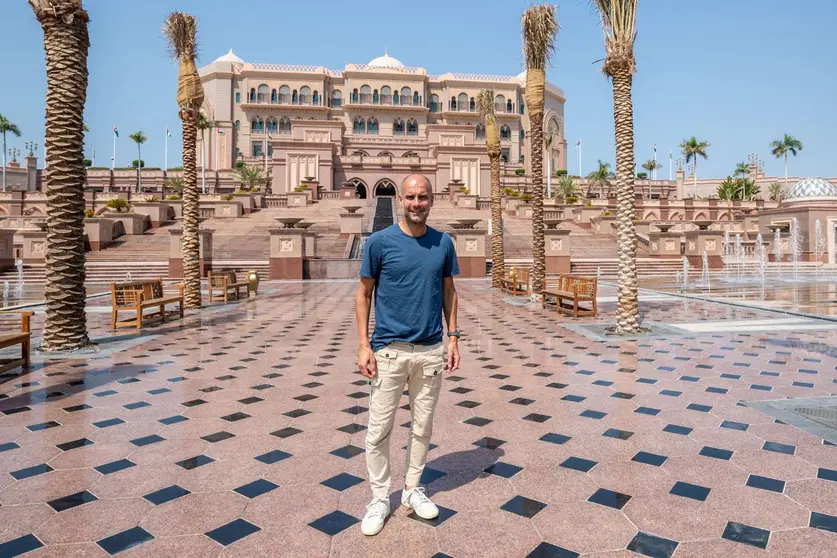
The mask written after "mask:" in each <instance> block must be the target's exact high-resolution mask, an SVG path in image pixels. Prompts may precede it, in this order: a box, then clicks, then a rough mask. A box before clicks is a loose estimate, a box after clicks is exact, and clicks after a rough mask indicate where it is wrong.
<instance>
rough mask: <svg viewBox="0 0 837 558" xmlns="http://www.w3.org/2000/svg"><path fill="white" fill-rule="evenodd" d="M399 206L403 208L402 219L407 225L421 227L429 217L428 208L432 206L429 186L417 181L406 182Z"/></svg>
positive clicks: (422, 181)
mask: <svg viewBox="0 0 837 558" xmlns="http://www.w3.org/2000/svg"><path fill="white" fill-rule="evenodd" d="M401 205H402V206H403V207H404V218H405V219H406V220H407V222H408V223H412V224H414V225H423V224H424V223H425V222H426V221H427V217H428V216H429V215H430V206H431V205H433V203H432V201H431V196H430V185H429V184H427V182H425V181H424V180H419V179H416V180H410V181H408V182H407V183H406V184H404V187H403V192H402V193H401Z"/></svg>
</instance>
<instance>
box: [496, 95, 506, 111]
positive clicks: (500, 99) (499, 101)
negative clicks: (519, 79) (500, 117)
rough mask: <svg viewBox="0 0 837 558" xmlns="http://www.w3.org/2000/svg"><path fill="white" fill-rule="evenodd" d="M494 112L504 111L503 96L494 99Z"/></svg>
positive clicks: (504, 99) (504, 100)
mask: <svg viewBox="0 0 837 558" xmlns="http://www.w3.org/2000/svg"><path fill="white" fill-rule="evenodd" d="M494 110H506V97H505V95H497V96H496V97H494Z"/></svg>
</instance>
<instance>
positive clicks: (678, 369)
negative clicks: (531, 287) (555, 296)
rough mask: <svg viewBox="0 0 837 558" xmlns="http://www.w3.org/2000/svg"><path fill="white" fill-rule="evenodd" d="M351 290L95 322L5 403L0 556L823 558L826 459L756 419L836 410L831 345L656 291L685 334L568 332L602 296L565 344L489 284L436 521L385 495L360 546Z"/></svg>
mask: <svg viewBox="0 0 837 558" xmlns="http://www.w3.org/2000/svg"><path fill="white" fill-rule="evenodd" d="M355 286H356V284H355V283H354V282H352V281H347V282H305V283H290V282H268V283H263V285H262V287H263V290H262V292H261V293H260V294H259V297H258V298H257V299H256V300H250V301H245V302H239V303H231V304H228V305H213V306H208V307H206V308H204V309H203V310H201V311H200V312H198V313H195V314H191V315H188V316H187V317H186V318H185V319H184V320H182V321H173V322H167V323H165V324H162V325H160V326H159V327H150V328H148V329H146V330H143V332H142V333H141V334H139V335H136V334H134V333H133V332H132V331H130V330H128V331H120V332H119V335H118V337H116V338H114V337H110V336H111V332H110V331H109V319H110V310H109V307H107V306H106V305H107V304H108V303H109V298H97V299H91V300H90V307H89V308H88V318H89V322H90V326H91V329H92V331H93V334H94V336H95V337H98V338H100V352H99V353H96V354H91V355H89V358H73V359H64V360H61V359H56V360H47V361H43V360H42V359H36V364H35V366H34V367H33V368H32V369H31V370H30V371H29V372H28V373H26V374H22V375H14V374H7V375H5V376H4V377H3V378H2V383H0V556H3V557H5V556H17V555H21V554H25V555H26V556H32V557H45V556H55V557H58V556H60V557H62V558H70V557H77V556H86V557H87V556H108V555H114V554H118V555H119V556H126V557H127V556H132V557H133V556H189V557H202V556H248V557H250V556H295V557H296V556H315V557H320V556H334V557H338V556H370V557H371V556H409V557H427V558H429V557H433V556H435V557H441V556H453V557H456V558H465V557H488V556H492V557H494V556H496V557H518V556H519V557H523V556H537V557H548V556H549V557H551V556H555V557H562V558H563V557H570V556H578V555H585V556H602V557H604V556H607V557H612V558H617V557H620V556H629V555H636V554H634V553H638V554H639V555H645V556H653V557H665V556H675V557H676V558H683V557H707V556H724V557H740V556H783V557H784V556H805V557H816V556H823V557H825V556H829V557H831V556H834V549H835V548H837V447H835V446H834V445H833V444H832V443H830V442H828V441H827V440H825V439H824V437H825V438H827V437H829V436H831V435H829V434H823V436H824V437H820V436H818V435H815V434H811V433H809V432H806V431H805V430H802V429H801V428H798V427H796V426H792V425H790V424H786V423H785V422H784V421H781V420H777V419H775V418H774V417H773V416H771V415H768V414H766V413H763V412H761V411H759V410H756V409H754V408H751V407H750V406H748V405H747V403H748V402H754V401H765V400H778V399H786V398H810V397H818V396H828V395H832V394H835V393H837V344H834V343H835V342H837V323H835V322H832V321H826V320H820V319H817V318H812V317H804V316H803V317H800V316H790V317H789V316H788V315H786V314H781V313H778V312H774V311H765V310H759V309H755V308H746V307H741V306H734V305H728V304H720V303H717V302H712V301H702V300H696V299H692V298H682V297H678V296H676V295H666V294H659V293H657V294H654V293H643V297H642V306H641V309H642V312H643V318H644V319H645V320H646V322H653V323H656V324H662V325H664V326H665V325H668V326H674V328H669V332H668V333H666V334H660V335H657V336H652V337H650V338H646V339H638V340H631V341H624V340H623V341H613V340H604V341H599V340H597V338H596V337H595V335H592V334H590V335H585V334H583V330H582V329H581V328H580V327H579V326H584V325H587V324H589V323H591V322H594V321H598V322H608V321H611V322H612V321H613V320H614V315H615V306H616V305H615V288H613V287H612V286H608V285H605V286H603V287H601V288H600V295H599V296H600V298H599V309H600V312H601V315H600V317H599V319H598V320H591V319H583V320H571V319H569V318H565V317H562V316H559V315H556V313H555V311H554V310H549V309H546V310H543V309H541V308H540V306H539V305H537V306H535V305H531V304H528V303H527V300H526V299H524V298H520V297H519V298H517V299H510V298H507V297H505V296H504V295H501V294H498V293H496V292H493V291H491V290H490V288H489V283H488V282H487V281H486V280H467V281H466V280H463V281H459V282H458V288H459V292H460V301H461V302H460V318H459V324H460V329H462V330H463V332H464V334H465V337H464V338H463V340H462V348H463V365H462V368H461V370H459V371H457V372H456V375H455V376H448V377H447V378H446V379H445V382H446V383H445V387H443V396H442V400H441V402H440V404H439V408H438V411H437V414H436V423H435V430H434V434H433V446H432V449H431V452H430V457H429V462H428V466H427V469H426V470H425V474H424V478H423V481H424V482H426V484H427V486H428V491H429V494H430V496H431V497H432V498H433V499H434V501H435V502H436V503H437V504H438V505H439V506H440V509H441V512H442V513H441V514H440V517H439V519H437V520H436V521H433V522H427V521H424V520H419V519H417V518H415V517H412V516H411V515H408V514H407V513H405V511H404V509H402V508H398V507H397V506H396V504H397V501H396V498H397V494H398V493H397V492H396V493H394V494H393V509H394V510H395V511H394V513H393V516H392V517H391V518H390V519H389V521H388V524H387V525H386V527H385V528H384V530H383V531H382V532H381V534H379V535H378V536H376V537H368V538H367V537H364V536H363V535H362V534H361V532H360V526H359V520H360V518H362V516H363V513H364V510H365V506H366V504H367V503H368V501H369V498H370V493H369V487H368V484H367V482H366V480H365V477H366V467H365V461H364V456H363V451H364V450H363V448H364V435H365V428H366V427H365V424H366V420H367V399H368V393H369V388H368V386H367V382H366V381H365V380H363V379H362V378H361V377H360V376H359V374H357V372H356V367H355V364H354V361H355V351H356V334H355V321H354V320H355V318H354V303H353V296H354V290H355ZM35 310H36V312H38V310H39V309H38V308H36V309H35ZM42 318H43V314H42V312H41V313H39V314H36V316H35V321H34V326H35V330H36V334H35V335H36V337H37V336H38V334H39V331H38V330H39V328H40V324H41V323H42ZM565 326H569V327H570V328H572V329H568V328H567V327H565ZM36 343H37V339H36ZM406 400H407V398H406V397H405V398H404V402H405V403H406ZM409 421H410V413H409V408H408V406H406V405H405V406H404V407H402V410H400V411H399V415H398V417H397V419H396V423H397V425H399V426H397V427H396V432H395V434H394V436H395V443H393V445H392V447H393V464H394V466H393V469H394V471H393V473H394V480H395V484H394V486H393V489H394V490H397V491H400V488H401V485H400V484H398V480H399V479H403V470H404V464H403V459H402V457H403V453H401V452H403V449H402V448H403V446H404V443H405V441H406V438H407V436H406V433H407V427H408V426H409ZM831 432H834V431H833V430H832V431H831ZM832 442H837V439H833V440H832ZM396 452H398V453H396Z"/></svg>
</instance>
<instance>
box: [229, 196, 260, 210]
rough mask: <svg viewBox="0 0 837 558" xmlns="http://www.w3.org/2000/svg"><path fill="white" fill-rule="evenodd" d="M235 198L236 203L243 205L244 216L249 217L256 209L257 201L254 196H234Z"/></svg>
mask: <svg viewBox="0 0 837 558" xmlns="http://www.w3.org/2000/svg"><path fill="white" fill-rule="evenodd" d="M233 196H235V201H237V202H239V203H241V209H242V211H243V212H244V215H249V214H251V213H252V212H253V211H254V210H255V209H256V200H255V199H254V196H253V194H249V193H248V194H233Z"/></svg>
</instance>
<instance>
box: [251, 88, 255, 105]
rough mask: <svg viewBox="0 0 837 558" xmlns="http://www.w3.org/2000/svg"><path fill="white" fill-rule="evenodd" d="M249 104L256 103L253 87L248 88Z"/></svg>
mask: <svg viewBox="0 0 837 558" xmlns="http://www.w3.org/2000/svg"><path fill="white" fill-rule="evenodd" d="M250 102H251V103H255V102H256V88H255V87H251V88H250Z"/></svg>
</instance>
